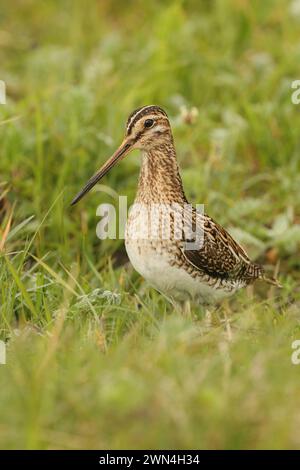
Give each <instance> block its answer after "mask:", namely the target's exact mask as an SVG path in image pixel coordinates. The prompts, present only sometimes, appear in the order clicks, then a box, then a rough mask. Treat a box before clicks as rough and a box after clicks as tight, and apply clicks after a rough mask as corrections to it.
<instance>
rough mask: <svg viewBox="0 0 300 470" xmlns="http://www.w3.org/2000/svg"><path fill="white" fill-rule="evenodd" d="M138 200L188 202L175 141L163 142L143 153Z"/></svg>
mask: <svg viewBox="0 0 300 470" xmlns="http://www.w3.org/2000/svg"><path fill="white" fill-rule="evenodd" d="M136 202H138V203H143V204H150V203H164V204H168V203H170V204H171V203H178V204H184V203H186V202H187V201H186V197H185V194H184V191H183V187H182V180H181V177H180V174H179V168H178V163H177V158H176V151H175V148H174V145H173V143H169V144H167V143H166V144H162V145H159V146H157V147H154V148H152V149H150V150H148V151H147V152H146V151H144V152H143V153H142V166H141V171H140V177H139V185H138V191H137V196H136Z"/></svg>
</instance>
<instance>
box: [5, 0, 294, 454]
mask: <svg viewBox="0 0 300 470" xmlns="http://www.w3.org/2000/svg"><path fill="white" fill-rule="evenodd" d="M299 28H300V2H299V0H293V1H287V0H286V1H282V0H270V1H268V2H262V1H259V0H254V1H245V0H225V1H224V0H213V1H208V0H207V1H205V0H202V1H196V0H187V1H183V0H182V1H180V0H178V1H177V0H175V1H158V0H153V1H151V2H144V1H142V0H136V1H130V0H129V1H127V2H122V1H121V0H116V1H113V0H111V1H92V0H76V1H71V0H62V1H60V2H57V1H54V0H49V1H47V2H37V1H36V0H14V2H1V6H0V80H4V81H5V83H6V86H7V103H6V104H5V105H0V339H2V340H5V341H6V342H7V364H6V365H0V447H1V448H26V449H32V448H35V449H37V448H38V449H47V448H63V449H78V448H152V449H153V448H169V449H176V448H186V449H188V448H201V449H203V448H204V449H210V448H226V449H229V448H235V449H240V448H266V447H269V448H282V447H283V448H298V447H299V445H300V434H299V429H300V396H299V387H300V366H296V365H292V363H291V353H292V349H291V343H292V341H293V340H295V339H300V323H299V319H300V287H299V280H300V259H299V247H300V210H299V207H300V191H299V188H300V171H299V170H300V157H299V155H300V141H299V135H300V120H299V112H300V105H298V106H296V105H293V104H292V102H291V93H292V90H291V83H292V81H293V80H296V79H300V76H299V63H300V42H299ZM152 103H153V104H158V105H160V106H162V107H163V108H165V109H166V110H167V112H168V114H169V116H170V119H171V123H172V126H173V129H174V138H175V143H176V147H177V151H178V159H179V163H180V166H181V170H182V177H183V182H184V186H185V190H186V194H187V197H188V199H189V200H190V201H191V202H193V203H204V204H205V207H206V211H207V212H208V213H209V214H210V215H211V216H212V217H213V218H214V219H216V220H217V221H218V222H220V223H221V224H223V225H224V226H225V227H226V228H228V229H229V231H230V232H231V233H232V234H233V235H234V236H235V237H236V238H237V239H238V240H239V241H240V242H241V243H242V244H243V245H244V246H245V248H246V249H247V251H248V252H249V255H250V256H251V257H252V258H253V259H255V260H257V261H258V262H261V263H263V264H264V265H266V269H267V271H268V272H269V273H270V274H274V272H275V273H276V272H277V271H279V278H280V281H281V283H282V285H283V288H282V289H281V290H278V289H276V288H274V287H270V286H268V285H266V284H262V283H257V284H256V285H255V286H254V287H251V288H249V289H247V290H244V291H242V292H240V293H239V294H237V295H235V296H234V297H233V298H232V299H230V300H229V301H228V302H224V303H222V304H221V305H219V306H216V308H212V309H210V310H209V311H207V310H206V309H205V308H203V307H200V306H196V307H194V308H193V316H192V317H191V318H186V317H184V316H183V315H182V314H181V313H180V312H179V311H176V310H174V307H173V306H172V305H171V304H170V303H169V302H168V300H167V299H165V298H164V297H163V296H161V295H160V294H158V293H157V292H156V291H154V290H153V289H151V287H149V286H148V285H147V284H146V283H145V281H144V280H143V279H142V278H141V277H140V276H139V275H138V274H137V273H136V272H135V271H134V270H133V268H132V267H131V266H130V264H129V263H128V260H127V258H126V254H125V250H124V245H123V241H122V240H104V241H101V240H99V239H98V238H97V236H96V225H97V223H98V221H99V217H97V215H96V208H97V206H98V205H99V204H100V203H102V202H109V203H114V197H115V194H121V195H126V196H128V200H129V203H132V202H133V199H134V195H135V191H136V185H137V177H138V172H139V165H140V158H139V154H138V153H137V152H136V153H133V154H131V155H130V156H128V158H126V159H125V160H124V161H123V162H122V163H121V164H120V165H119V166H118V167H116V168H115V169H114V171H113V172H111V173H110V174H109V176H107V177H106V178H105V180H103V181H102V184H103V185H105V186H106V187H109V188H110V189H109V191H108V193H109V194H108V193H107V191H106V192H105V191H98V192H94V193H91V194H90V195H89V196H88V197H86V198H85V199H84V200H83V201H82V202H81V203H80V204H78V206H76V207H74V208H71V207H70V201H71V199H72V197H73V196H74V195H75V194H76V192H77V191H78V190H79V189H80V188H81V187H82V185H83V184H84V183H85V182H86V180H87V179H88V178H89V177H90V176H91V175H92V174H93V173H94V172H95V171H96V169H97V168H98V167H99V166H100V164H102V163H103V161H104V160H105V159H106V158H107V157H108V156H109V155H111V153H112V151H113V150H114V149H115V148H116V146H117V145H118V144H119V143H120V141H121V138H122V136H123V132H124V126H125V121H126V119H127V116H128V114H129V113H130V112H131V111H132V110H133V109H134V108H136V107H138V106H142V105H144V104H152ZM192 108H196V109H197V110H198V113H194V114H193V118H192V119H189V116H190V114H189V111H190V110H191V109H192ZM100 189H101V188H100ZM102 189H105V188H103V187H102ZM106 189H107V188H106ZM114 191H115V192H116V193H114Z"/></svg>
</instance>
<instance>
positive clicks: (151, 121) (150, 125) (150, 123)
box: [144, 119, 154, 128]
mask: <svg viewBox="0 0 300 470" xmlns="http://www.w3.org/2000/svg"><path fill="white" fill-rule="evenodd" d="M153 124H154V121H153V119H146V121H145V122H144V126H145V127H148V128H149V127H152V126H153Z"/></svg>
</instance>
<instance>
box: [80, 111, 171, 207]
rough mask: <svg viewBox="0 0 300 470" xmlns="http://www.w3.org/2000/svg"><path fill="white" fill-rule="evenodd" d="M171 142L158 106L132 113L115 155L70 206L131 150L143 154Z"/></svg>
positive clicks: (166, 118)
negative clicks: (142, 152)
mask: <svg viewBox="0 0 300 470" xmlns="http://www.w3.org/2000/svg"><path fill="white" fill-rule="evenodd" d="M170 139H171V140H172V131H171V126H170V122H169V119H168V116H167V114H166V112H165V111H164V110H163V109H162V108H160V107H159V106H154V105H151V106H143V107H142V108H138V109H136V110H135V111H133V112H132V113H131V114H130V116H129V118H128V120H127V124H126V132H125V137H124V139H123V142H122V143H121V145H120V147H119V148H118V149H117V150H116V151H115V153H114V154H113V155H112V156H111V157H110V158H109V159H108V160H107V161H106V163H104V165H103V166H102V167H101V168H100V170H99V171H97V173H95V175H94V176H92V177H91V178H90V179H89V181H88V182H87V184H86V185H85V186H84V188H83V189H82V190H81V191H80V192H79V193H78V194H77V195H76V196H75V198H74V199H73V201H72V203H71V204H72V205H74V204H76V203H77V202H78V201H79V200H80V199H81V198H82V197H83V196H84V195H85V194H86V193H88V192H89V191H90V190H91V189H92V188H93V186H95V184H96V183H98V181H100V179H101V178H103V176H104V175H106V173H108V172H109V170H110V169H111V168H112V167H113V166H114V165H115V164H116V163H117V162H119V161H120V160H122V159H123V158H124V157H125V155H127V154H128V153H129V152H130V151H131V150H133V149H140V150H143V151H145V152H147V151H150V150H151V149H153V148H155V147H159V146H161V145H163V144H164V143H168V142H169V141H170Z"/></svg>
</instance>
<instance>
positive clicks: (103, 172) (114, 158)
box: [71, 139, 132, 206]
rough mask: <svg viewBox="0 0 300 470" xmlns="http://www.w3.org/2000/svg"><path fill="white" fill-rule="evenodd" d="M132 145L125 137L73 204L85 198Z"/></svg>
mask: <svg viewBox="0 0 300 470" xmlns="http://www.w3.org/2000/svg"><path fill="white" fill-rule="evenodd" d="M131 147H132V143H130V142H129V141H128V140H127V139H125V140H124V141H123V142H122V144H121V145H120V147H119V148H118V149H117V150H116V151H115V153H114V154H113V155H112V156H111V157H110V158H109V159H108V160H107V162H106V163H104V165H103V166H102V167H101V168H100V170H99V171H97V173H95V174H94V176H92V177H91V178H90V179H89V180H88V182H87V183H86V185H85V186H84V188H83V189H82V190H81V191H79V193H78V194H77V195H76V196H75V197H74V199H73V201H72V202H71V206H74V204H76V203H77V202H78V201H80V199H81V198H83V196H84V195H85V194H86V193H88V192H89V191H90V190H91V189H92V188H93V187H94V186H95V184H96V183H98V181H100V180H101V178H103V176H104V175H106V173H108V172H109V170H110V169H111V168H112V167H113V166H114V165H115V164H116V163H117V162H118V161H120V160H122V159H123V158H124V157H125V155H127V153H128V152H129V151H130V149H131Z"/></svg>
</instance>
